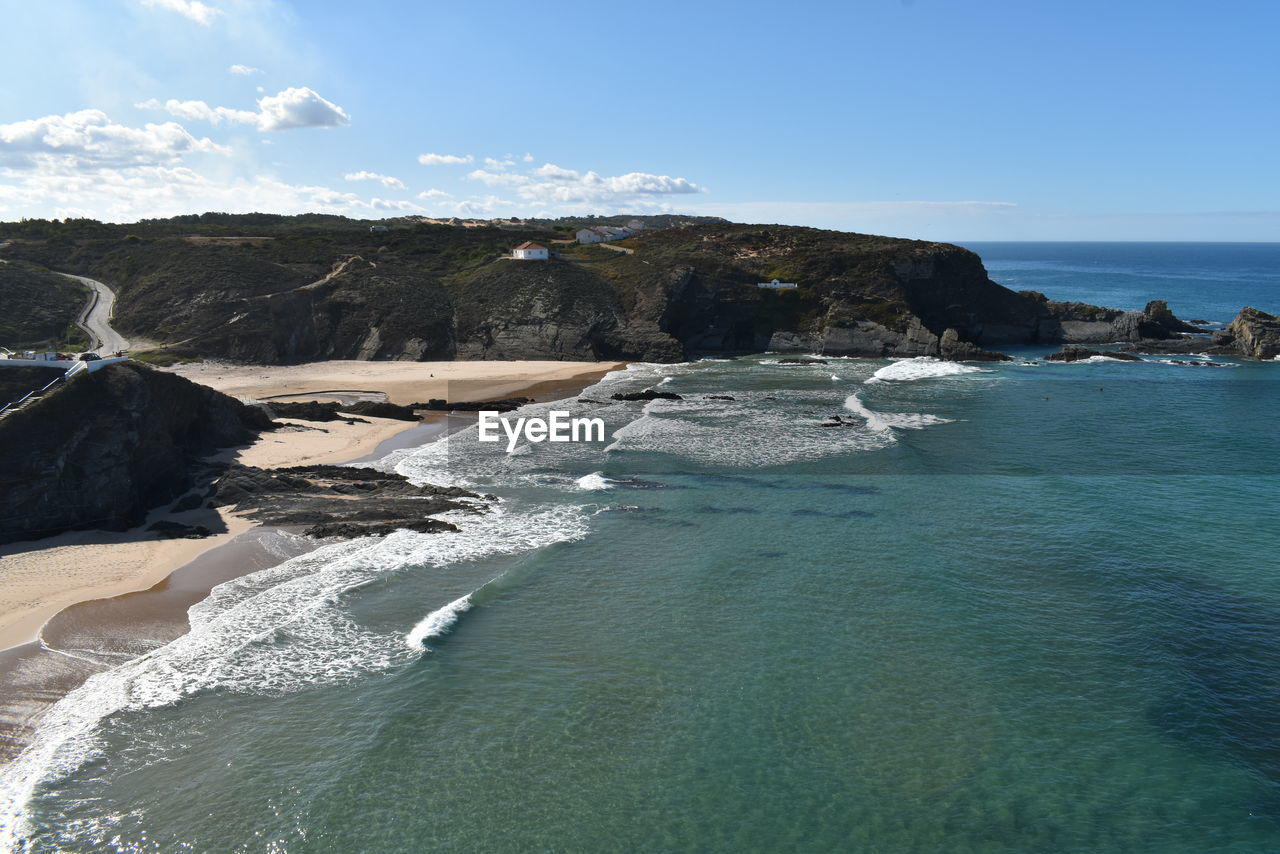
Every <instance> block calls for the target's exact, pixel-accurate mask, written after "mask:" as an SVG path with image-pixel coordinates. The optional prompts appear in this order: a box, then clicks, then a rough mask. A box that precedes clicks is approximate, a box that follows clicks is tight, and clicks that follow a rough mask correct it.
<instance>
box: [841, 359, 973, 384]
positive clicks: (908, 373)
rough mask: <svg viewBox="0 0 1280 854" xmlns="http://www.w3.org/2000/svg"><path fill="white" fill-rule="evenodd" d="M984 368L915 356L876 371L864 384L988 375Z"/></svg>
mask: <svg viewBox="0 0 1280 854" xmlns="http://www.w3.org/2000/svg"><path fill="white" fill-rule="evenodd" d="M989 373H991V371H988V370H986V369H984V368H975V367H974V366H973V365H962V364H960V363H959V362H944V361H942V360H940V359H935V358H933V357H932V356H917V357H916V358H914V359H903V360H902V361H899V362H894V363H893V364H892V365H887V366H885V367H883V368H881V369H880V370H878V371H876V372H875V373H874V374H872V375H871V376H870V377H868V378H867V380H866V382H868V383H875V382H885V381H893V382H908V381H911V380H927V379H934V378H936V377H950V376H957V375H959V374H989Z"/></svg>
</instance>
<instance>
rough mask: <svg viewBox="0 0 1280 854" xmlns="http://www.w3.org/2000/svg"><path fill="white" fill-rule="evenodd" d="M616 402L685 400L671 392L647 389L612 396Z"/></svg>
mask: <svg viewBox="0 0 1280 854" xmlns="http://www.w3.org/2000/svg"><path fill="white" fill-rule="evenodd" d="M612 397H613V399H614V400H684V398H683V397H681V396H680V395H678V394H676V393H675V392H671V391H654V390H653V389H651V388H647V389H645V390H644V391H632V392H627V393H626V394H621V393H620V394H615V395H612Z"/></svg>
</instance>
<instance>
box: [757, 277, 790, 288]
mask: <svg viewBox="0 0 1280 854" xmlns="http://www.w3.org/2000/svg"><path fill="white" fill-rule="evenodd" d="M756 287H757V288H772V289H773V290H775V291H789V290H791V289H792V288H798V287H800V286H799V285H797V284H796V283H795V282H779V281H778V280H777V279H774V280H773V281H772V282H757V283H756Z"/></svg>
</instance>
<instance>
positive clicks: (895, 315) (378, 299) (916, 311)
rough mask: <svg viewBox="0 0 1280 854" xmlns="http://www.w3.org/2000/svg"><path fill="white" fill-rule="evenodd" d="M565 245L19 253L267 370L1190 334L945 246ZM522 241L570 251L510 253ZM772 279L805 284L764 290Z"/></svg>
mask: <svg viewBox="0 0 1280 854" xmlns="http://www.w3.org/2000/svg"><path fill="white" fill-rule="evenodd" d="M555 236H556V234H555V233H554V232H553V233H548V232H546V231H539V230H536V229H533V228H529V230H525V231H521V230H520V229H519V228H518V227H514V226H510V225H508V226H505V227H503V228H497V227H477V228H459V227H449V226H442V225H429V224H423V223H418V224H413V225H406V226H403V227H396V228H393V229H392V230H391V231H390V232H387V233H381V234H370V233H368V232H367V229H345V230H327V231H314V232H306V233H280V234H278V235H277V236H274V237H259V238H216V239H215V238H204V237H199V236H188V237H176V236H166V237H158V238H148V239H141V238H138V237H136V236H135V237H129V238H124V239H120V238H118V237H95V236H89V237H83V238H78V239H74V240H71V239H59V240H54V239H49V240H45V241H43V242H42V241H40V240H30V241H25V242H22V243H21V244H11V246H10V247H9V248H8V249H7V250H6V252H8V253H10V254H16V255H18V256H20V257H26V258H29V259H31V260H37V261H39V262H40V263H44V264H46V265H48V266H51V267H54V268H56V269H66V270H70V271H74V272H81V273H84V274H86V275H90V276H94V277H95V278H99V279H101V280H103V281H105V282H106V283H107V284H109V285H111V286H112V287H114V288H116V289H118V291H119V301H118V303H117V323H118V325H119V326H120V327H121V328H122V331H124V332H126V333H135V334H137V335H139V336H140V337H146V338H150V339H153V340H157V341H160V342H163V343H165V344H167V345H169V346H171V347H173V348H176V349H177V350H178V351H180V352H190V353H191V354H193V355H203V356H215V357H224V358H230V359H235V360H242V361H251V362H260V363H282V362H299V361H308V360H315V359H403V360H423V359H455V358H457V359H518V358H536V359H634V360H644V361H679V360H682V359H686V358H689V357H691V356H698V355H709V354H719V353H744V352H758V351H762V350H780V351H815V350H816V351H822V352H826V353H831V354H848V355H860V356H923V355H928V356H940V357H942V358H951V359H984V358H989V359H994V358H1002V357H1001V356H999V355H998V354H996V353H992V352H990V348H997V347H1000V346H1004V345H1019V344H1045V345H1054V344H1095V343H1104V342H1114V341H1128V342H1136V341H1140V340H1161V339H1170V338H1174V337H1176V336H1177V335H1178V333H1179V332H1181V331H1185V330H1186V328H1189V327H1185V325H1184V324H1182V323H1181V321H1178V320H1177V319H1176V318H1174V317H1173V315H1172V314H1171V313H1169V312H1168V309H1167V307H1165V306H1164V305H1163V304H1162V303H1153V304H1151V305H1149V306H1148V307H1147V309H1146V310H1144V311H1142V312H1137V311H1120V310H1116V309H1108V308H1100V307H1097V306H1090V305H1084V304H1081V303H1064V302H1054V301H1052V300H1050V299H1048V298H1047V297H1046V296H1044V295H1043V294H1039V293H1035V292H1031V291H1024V292H1020V293H1016V292H1014V291H1011V290H1009V289H1007V288H1004V287H1002V286H1001V285H999V284H997V283H995V282H993V281H991V279H990V278H989V277H988V276H987V272H986V270H985V268H984V267H983V265H982V261H981V259H979V258H978V256H977V255H975V254H974V253H972V252H969V251H968V250H965V249H962V248H960V247H957V246H952V245H948V244H943V243H929V242H925V241H916V240H903V239H896V238H889V237H878V236H874V235H865V234H847V233H842V232H835V231H822V230H819V229H812V228H799V227H791V226H773V225H770V226H760V225H735V224H730V223H724V222H711V223H699V224H694V225H688V226H683V227H672V228H662V229H654V230H646V231H641V232H639V233H638V234H636V235H635V236H633V237H631V238H629V239H627V240H625V241H622V242H621V243H618V244H612V245H611V246H609V247H606V246H579V245H577V244H574V243H552V242H551V240H550V238H553V237H555ZM526 239H528V240H536V241H541V242H543V243H544V244H546V245H549V246H551V247H552V248H554V249H556V250H557V251H558V253H559V257H558V258H555V259H553V260H551V261H545V262H523V261H511V260H509V259H508V258H506V257H505V256H506V255H508V254H509V251H510V249H511V247H512V246H514V245H516V244H517V243H519V242H522V241H523V240H526ZM619 250H627V251H625V252H624V251H619ZM774 278H777V279H780V280H782V281H784V282H796V283H798V284H799V287H798V288H796V289H793V290H779V291H775V290H768V289H762V288H759V287H757V286H756V285H757V283H758V282H764V281H769V280H771V279H774Z"/></svg>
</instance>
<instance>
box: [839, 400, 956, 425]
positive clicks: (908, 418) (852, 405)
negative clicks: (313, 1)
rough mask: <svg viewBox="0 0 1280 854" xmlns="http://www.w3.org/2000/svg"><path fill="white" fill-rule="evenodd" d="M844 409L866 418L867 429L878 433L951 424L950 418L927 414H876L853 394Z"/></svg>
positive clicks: (845, 402) (845, 403)
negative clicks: (895, 429)
mask: <svg viewBox="0 0 1280 854" xmlns="http://www.w3.org/2000/svg"><path fill="white" fill-rule="evenodd" d="M844 408H845V409H847V410H849V411H850V412H852V413H853V414H854V415H857V416H860V417H862V418H865V419H866V421H867V429H868V430H873V431H875V432H877V433H892V431H893V428H895V427H896V428H898V429H902V430H923V429H924V428H925V427H931V426H933V425H934V424H950V423H951V422H952V420H951V419H950V418H941V417H939V416H937V415H930V414H929V413H927V412H876V411H875V410H874V409H869V408H868V407H867V405H866V404H865V403H863V402H862V398H860V397H858V395H856V394H851V395H849V396H848V397H847V398H845V401H844Z"/></svg>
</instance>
